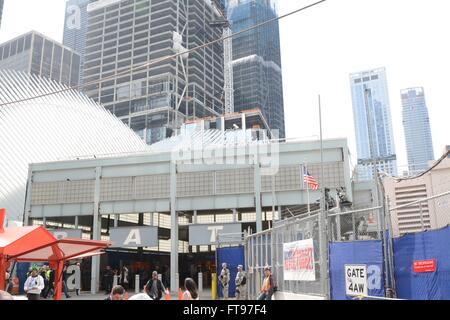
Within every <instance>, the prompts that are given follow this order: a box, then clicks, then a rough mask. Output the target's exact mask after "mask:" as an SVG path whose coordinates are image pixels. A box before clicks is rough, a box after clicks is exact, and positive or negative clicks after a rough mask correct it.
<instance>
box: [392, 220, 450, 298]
mask: <svg viewBox="0 0 450 320" xmlns="http://www.w3.org/2000/svg"><path fill="white" fill-rule="evenodd" d="M449 244H450V228H449V227H447V228H444V229H440V230H434V231H427V232H421V233H416V234H410V235H406V236H403V237H401V238H399V239H394V243H393V248H394V271H395V280H396V289H397V296H398V297H399V298H401V299H413V300H450V249H449ZM424 260H435V262H436V271H435V272H432V271H427V272H414V268H413V264H414V262H418V261H424Z"/></svg>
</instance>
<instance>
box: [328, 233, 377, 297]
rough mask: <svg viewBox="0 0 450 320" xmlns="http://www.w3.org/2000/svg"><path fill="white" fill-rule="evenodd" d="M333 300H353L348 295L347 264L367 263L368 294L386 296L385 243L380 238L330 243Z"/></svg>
mask: <svg viewBox="0 0 450 320" xmlns="http://www.w3.org/2000/svg"><path fill="white" fill-rule="evenodd" d="M329 248H330V284H331V288H330V290H331V299H332V300H351V299H352V298H351V297H348V296H347V295H346V288H345V265H346V264H349V265H358V264H362V265H366V266H367V279H368V284H367V287H368V294H369V296H373V297H384V276H383V269H384V264H383V261H384V259H383V244H382V242H381V241H380V240H374V241H354V242H335V243H330V247H329Z"/></svg>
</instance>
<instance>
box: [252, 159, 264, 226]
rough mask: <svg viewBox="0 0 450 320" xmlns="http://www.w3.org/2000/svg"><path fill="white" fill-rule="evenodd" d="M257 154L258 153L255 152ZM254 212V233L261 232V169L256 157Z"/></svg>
mask: <svg viewBox="0 0 450 320" xmlns="http://www.w3.org/2000/svg"><path fill="white" fill-rule="evenodd" d="M256 152H258V151H256ZM254 166H255V210H256V232H261V231H263V227H262V208H261V168H260V164H259V159H258V155H257V154H256V155H255V164H254Z"/></svg>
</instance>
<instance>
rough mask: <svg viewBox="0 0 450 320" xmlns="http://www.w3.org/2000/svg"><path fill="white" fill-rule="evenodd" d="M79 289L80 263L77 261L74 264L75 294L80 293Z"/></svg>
mask: <svg viewBox="0 0 450 320" xmlns="http://www.w3.org/2000/svg"><path fill="white" fill-rule="evenodd" d="M80 290H81V264H80V263H79V262H77V264H76V265H75V293H76V295H77V296H79V295H80Z"/></svg>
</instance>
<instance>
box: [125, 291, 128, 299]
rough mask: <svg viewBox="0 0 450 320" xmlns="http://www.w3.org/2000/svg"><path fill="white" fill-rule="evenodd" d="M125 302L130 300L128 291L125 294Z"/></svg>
mask: <svg viewBox="0 0 450 320" xmlns="http://www.w3.org/2000/svg"><path fill="white" fill-rule="evenodd" d="M125 300H128V291H127V292H125Z"/></svg>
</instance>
